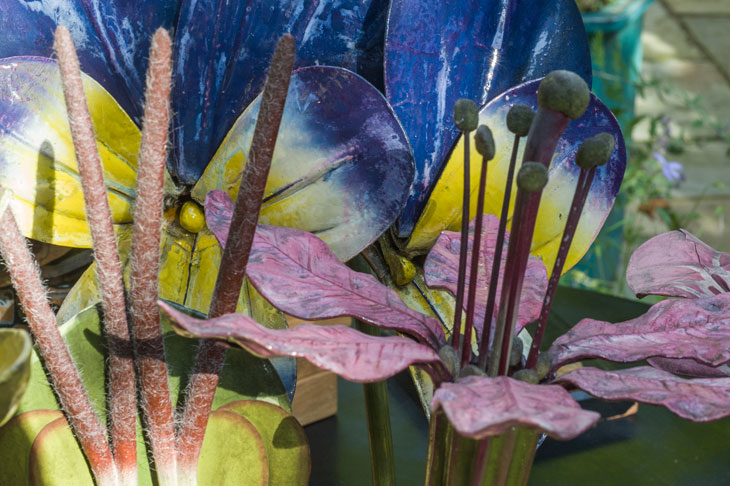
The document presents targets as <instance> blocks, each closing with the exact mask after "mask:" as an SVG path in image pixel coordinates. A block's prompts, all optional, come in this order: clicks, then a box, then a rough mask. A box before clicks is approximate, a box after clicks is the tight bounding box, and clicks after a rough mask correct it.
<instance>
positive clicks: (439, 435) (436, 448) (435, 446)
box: [424, 411, 450, 486]
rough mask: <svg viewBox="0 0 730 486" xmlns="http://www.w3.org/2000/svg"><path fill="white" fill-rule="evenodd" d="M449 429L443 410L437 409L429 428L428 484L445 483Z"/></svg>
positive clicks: (425, 482)
mask: <svg viewBox="0 0 730 486" xmlns="http://www.w3.org/2000/svg"><path fill="white" fill-rule="evenodd" d="M449 429H450V427H449V421H448V419H447V418H446V416H445V415H444V414H443V412H440V411H437V412H436V413H434V414H432V415H431V423H430V424H429V429H428V454H427V456H426V480H425V481H424V484H425V485H427V486H440V485H441V484H443V481H444V475H445V470H446V450H447V448H446V444H448V441H447V439H448V437H447V435H448V434H449Z"/></svg>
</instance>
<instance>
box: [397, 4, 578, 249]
mask: <svg viewBox="0 0 730 486" xmlns="http://www.w3.org/2000/svg"><path fill="white" fill-rule="evenodd" d="M555 69H568V70H570V71H574V72H577V73H578V74H580V75H581V76H582V77H583V78H584V79H586V81H587V82H588V83H589V86H590V73H591V61H590V54H589V50H588V40H587V38H586V35H585V31H584V29H583V22H582V21H581V17H580V13H579V12H578V9H577V7H576V5H575V2H574V1H573V0H519V1H518V0H468V1H457V0H449V1H444V2H432V1H428V0H400V1H394V2H393V3H392V6H391V10H390V15H389V18H388V31H387V36H386V48H385V87H386V93H387V96H388V100H389V101H390V103H391V104H392V105H393V107H394V109H395V111H396V114H397V115H398V118H399V119H400V120H401V122H402V123H403V126H404V128H405V131H406V134H407V135H408V138H409V139H410V141H411V144H412V145H413V153H414V157H415V160H416V178H415V182H414V185H413V189H412V190H411V193H410V196H409V198H408V203H407V204H406V207H405V209H404V211H403V213H402V214H401V216H400V217H399V219H398V235H399V236H400V237H401V238H407V237H408V236H410V234H411V232H412V231H413V229H414V225H415V224H416V221H417V220H418V218H419V216H420V215H421V214H422V212H423V208H424V205H425V204H426V201H427V199H428V196H429V195H430V190H431V189H432V188H433V185H434V183H435V182H436V180H437V179H438V177H439V174H440V173H441V170H442V168H443V166H444V164H445V163H446V160H447V156H448V154H449V153H450V151H451V148H452V146H453V145H454V143H455V142H456V139H457V137H458V135H459V134H458V131H457V130H456V128H455V127H454V124H453V119H452V109H453V106H454V102H456V100H457V99H459V98H468V99H471V100H474V101H475V102H476V103H477V104H478V105H479V106H484V104H485V103H487V101H489V100H491V99H492V98H494V97H495V96H497V95H498V94H500V93H502V92H503V91H505V90H507V89H509V88H511V87H512V86H515V85H517V84H520V83H522V82H525V81H528V80H531V79H536V78H539V77H542V76H545V75H546V74H548V73H549V72H550V71H553V70H555ZM442 229H443V228H442ZM434 238H435V237H434Z"/></svg>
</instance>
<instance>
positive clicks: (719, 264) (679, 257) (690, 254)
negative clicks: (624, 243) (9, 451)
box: [626, 230, 730, 299]
mask: <svg viewBox="0 0 730 486" xmlns="http://www.w3.org/2000/svg"><path fill="white" fill-rule="evenodd" d="M626 281H627V282H628V284H629V286H630V287H631V289H632V290H633V291H634V293H635V294H636V295H637V296H639V297H643V296H645V295H666V296H670V297H688V298H690V299H694V298H697V297H710V296H712V295H716V294H719V293H723V292H730V253H722V252H719V251H716V250H714V249H712V248H711V247H710V246H709V245H707V244H705V243H703V242H702V241H700V240H699V239H697V238H696V237H695V236H694V235H692V234H691V233H689V232H687V231H684V230H678V231H670V232H668V233H663V234H661V235H659V236H655V237H654V238H652V239H650V240H649V241H647V242H646V243H644V244H643V245H641V246H640V247H639V248H637V249H636V251H635V252H634V254H633V255H631V259H630V260H629V265H628V267H627V269H626Z"/></svg>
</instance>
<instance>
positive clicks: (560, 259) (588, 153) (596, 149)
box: [526, 133, 614, 368]
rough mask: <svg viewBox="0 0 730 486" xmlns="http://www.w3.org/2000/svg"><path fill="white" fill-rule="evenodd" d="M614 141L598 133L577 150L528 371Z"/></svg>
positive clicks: (534, 362) (608, 136) (533, 361)
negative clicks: (576, 173) (574, 176)
mask: <svg viewBox="0 0 730 486" xmlns="http://www.w3.org/2000/svg"><path fill="white" fill-rule="evenodd" d="M613 147H614V139H613V136H612V135H611V134H609V133H599V134H598V135H596V136H594V137H591V138H589V139H588V140H586V141H584V142H583V143H582V144H581V146H580V147H579V148H578V153H577V154H576V157H575V160H576V164H578V166H579V167H580V175H579V176H578V184H577V185H576V188H575V193H574V194H573V201H572V202H571V205H570V211H569V212H568V218H567V220H566V222H565V229H564V230H563V237H562V239H561V240H560V247H559V248H558V253H557V256H556V257H555V263H554V264H553V270H552V273H551V274H550V281H549V282H548V287H547V290H546V292H545V297H544V298H543V302H542V309H541V310H540V317H539V318H538V321H537V327H536V329H535V337H534V339H533V341H532V346H531V348H530V354H529V356H528V358H527V365H526V366H527V368H534V367H535V366H536V365H537V357H538V352H539V351H540V345H541V344H542V340H543V337H544V335H545V328H546V327H547V320H548V315H549V314H550V308H551V307H552V303H553V297H554V296H555V291H556V290H557V288H558V281H559V280H560V276H561V274H562V273H563V266H564V265H565V259H566V258H567V256H568V252H569V251H570V245H571V244H572V243H573V236H575V231H576V229H577V228H578V222H579V221H580V215H581V213H582V212H583V207H584V206H585V203H586V200H587V198H588V193H589V192H590V190H591V184H592V183H593V177H594V176H595V173H596V167H597V166H598V165H603V164H605V163H606V162H608V160H609V159H610V158H611V153H612V152H613Z"/></svg>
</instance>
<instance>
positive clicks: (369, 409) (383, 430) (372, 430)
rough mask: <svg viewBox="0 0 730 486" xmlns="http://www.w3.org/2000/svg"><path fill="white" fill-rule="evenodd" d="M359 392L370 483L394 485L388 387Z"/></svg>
mask: <svg viewBox="0 0 730 486" xmlns="http://www.w3.org/2000/svg"><path fill="white" fill-rule="evenodd" d="M353 322H354V324H355V328H356V329H357V330H358V331H361V332H364V333H365V334H370V335H371V336H380V334H381V332H380V329H378V328H377V327H375V326H370V325H368V324H366V323H364V322H361V321H358V320H357V319H354V320H353ZM362 389H363V394H364V395H365V411H366V413H367V423H368V439H369V442H370V470H371V473H372V478H373V484H374V485H375V486H385V485H394V484H395V458H394V453H393V451H394V449H393V435H392V432H391V426H390V410H389V407H388V385H387V383H386V382H385V381H378V382H375V383H363V386H362Z"/></svg>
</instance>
